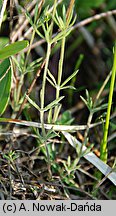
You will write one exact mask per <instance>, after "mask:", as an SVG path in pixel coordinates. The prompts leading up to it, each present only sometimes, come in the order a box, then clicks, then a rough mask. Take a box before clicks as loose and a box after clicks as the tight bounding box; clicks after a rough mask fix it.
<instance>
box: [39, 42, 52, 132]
mask: <svg viewBox="0 0 116 216" xmlns="http://www.w3.org/2000/svg"><path fill="white" fill-rule="evenodd" d="M50 53H51V44H50V43H48V44H47V54H46V64H45V68H44V74H43V82H42V90H41V109H43V108H44V103H45V87H46V77H47V71H48V64H49V59H50ZM40 119H41V124H42V132H43V135H45V129H44V111H41V113H40Z"/></svg>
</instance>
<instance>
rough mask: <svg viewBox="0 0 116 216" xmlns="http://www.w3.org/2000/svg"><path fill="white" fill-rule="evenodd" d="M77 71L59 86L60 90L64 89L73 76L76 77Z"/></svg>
mask: <svg viewBox="0 0 116 216" xmlns="http://www.w3.org/2000/svg"><path fill="white" fill-rule="evenodd" d="M78 71H79V70H76V71H75V72H74V73H73V74H71V75H70V76H69V77H68V78H67V79H66V80H65V81H64V82H63V83H62V85H61V88H62V87H64V86H65V85H66V84H67V83H68V82H69V81H70V80H71V79H72V78H73V77H74V76H76V75H77V73H78Z"/></svg>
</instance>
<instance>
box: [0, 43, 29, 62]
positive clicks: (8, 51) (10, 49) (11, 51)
mask: <svg viewBox="0 0 116 216" xmlns="http://www.w3.org/2000/svg"><path fill="white" fill-rule="evenodd" d="M28 45H29V43H28V41H27V40H24V41H17V42H15V43H13V44H10V45H8V46H6V47H4V48H3V49H1V50H0V59H5V58H8V57H10V56H12V55H15V54H17V53H18V52H20V51H21V50H23V49H24V48H26V47H27V46H28Z"/></svg>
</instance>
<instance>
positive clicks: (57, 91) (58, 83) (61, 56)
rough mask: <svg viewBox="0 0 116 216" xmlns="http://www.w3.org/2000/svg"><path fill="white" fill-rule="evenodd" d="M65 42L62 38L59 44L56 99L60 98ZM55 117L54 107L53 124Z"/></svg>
mask: <svg viewBox="0 0 116 216" xmlns="http://www.w3.org/2000/svg"><path fill="white" fill-rule="evenodd" d="M65 42H66V37H63V39H62V42H61V52H60V60H59V65H58V82H57V89H56V99H58V98H59V96H60V85H61V79H62V72H63V62H64V51H65ZM57 115H58V107H56V108H55V110H54V120H53V121H54V122H55V121H56V119H57Z"/></svg>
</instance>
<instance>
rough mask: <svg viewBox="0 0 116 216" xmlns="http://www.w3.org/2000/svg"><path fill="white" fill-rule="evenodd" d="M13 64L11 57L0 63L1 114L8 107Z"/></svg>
mask: <svg viewBox="0 0 116 216" xmlns="http://www.w3.org/2000/svg"><path fill="white" fill-rule="evenodd" d="M11 80H12V72H11V64H10V60H9V59H5V60H4V61H3V62H2V63H1V64H0V116H1V115H2V114H3V112H4V111H5V109H6V106H7V104H8V100H9V97H10V89H11Z"/></svg>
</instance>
